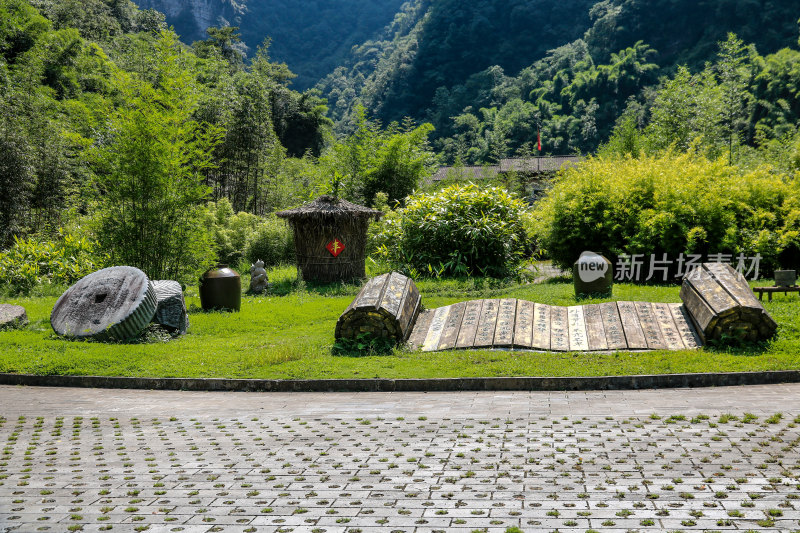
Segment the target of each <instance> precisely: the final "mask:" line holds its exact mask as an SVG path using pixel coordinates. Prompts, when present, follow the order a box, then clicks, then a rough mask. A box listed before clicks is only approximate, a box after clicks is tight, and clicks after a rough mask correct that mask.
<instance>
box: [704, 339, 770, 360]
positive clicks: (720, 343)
mask: <svg viewBox="0 0 800 533" xmlns="http://www.w3.org/2000/svg"><path fill="white" fill-rule="evenodd" d="M703 350H705V351H707V352H710V353H717V354H726V355H733V356H739V357H756V356H759V355H764V354H765V353H766V352H767V351H768V350H769V341H759V342H752V341H742V340H740V339H738V338H736V337H724V338H722V339H719V340H716V339H711V340H709V341H708V342H707V343H706V344H705V346H703Z"/></svg>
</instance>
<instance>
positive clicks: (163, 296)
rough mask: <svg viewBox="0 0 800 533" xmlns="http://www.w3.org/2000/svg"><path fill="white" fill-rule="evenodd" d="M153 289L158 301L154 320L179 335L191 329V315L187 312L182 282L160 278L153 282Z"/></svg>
mask: <svg viewBox="0 0 800 533" xmlns="http://www.w3.org/2000/svg"><path fill="white" fill-rule="evenodd" d="M153 289H154V290H155V291H156V301H157V302H158V304H157V307H156V314H155V316H154V317H153V322H155V323H156V324H159V325H161V326H164V327H166V328H167V329H169V330H170V331H173V332H174V333H177V334H178V335H183V334H184V333H186V330H187V329H189V317H188V316H187V314H186V302H185V301H184V299H183V289H182V288H181V284H180V283H178V282H177V281H169V280H158V281H154V282H153Z"/></svg>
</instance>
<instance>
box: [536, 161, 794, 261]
mask: <svg viewBox="0 0 800 533" xmlns="http://www.w3.org/2000/svg"><path fill="white" fill-rule="evenodd" d="M797 192H798V187H797V185H796V183H794V182H793V180H788V179H786V178H784V177H781V176H780V175H777V174H775V173H772V172H770V170H769V169H766V168H762V169H758V170H754V171H751V172H747V173H743V172H742V171H741V170H740V169H738V168H736V167H732V166H729V165H728V164H726V163H725V162H724V161H722V160H719V161H709V160H707V159H705V158H703V157H699V156H696V155H693V154H691V153H687V154H682V155H676V154H674V153H666V154H662V155H659V156H642V157H640V158H637V159H634V158H630V157H626V158H614V157H608V158H605V157H599V158H595V159H589V160H587V161H585V162H583V163H582V164H581V165H579V166H577V167H574V168H570V169H568V170H566V171H565V172H563V173H562V174H561V175H560V176H559V177H558V178H557V179H556V181H555V184H554V186H553V188H552V189H551V191H550V193H549V194H548V196H547V197H546V198H545V199H544V200H542V201H541V202H540V203H539V204H538V205H539V211H538V213H537V215H538V216H537V217H536V219H535V222H534V226H535V228H534V234H535V236H536V239H537V241H538V244H539V246H540V247H541V249H543V250H544V252H545V253H546V254H547V255H548V256H549V257H550V258H551V259H553V261H554V262H555V263H556V264H557V265H559V266H561V267H565V268H567V267H569V266H571V265H572V263H573V262H574V261H575V260H576V259H577V258H578V257H579V256H580V254H581V252H582V251H584V250H593V251H596V252H599V253H603V254H605V255H607V256H608V257H609V259H612V260H615V259H616V258H617V257H618V256H620V255H621V254H645V256H646V257H648V258H649V256H650V254H656V255H657V256H658V257H659V258H660V257H661V254H663V253H666V254H668V258H670V259H673V260H674V259H677V257H678V256H679V254H681V253H687V254H688V253H694V254H702V255H703V257H706V256H707V254H715V253H730V254H733V255H738V254H740V253H744V254H745V255H746V256H747V257H753V256H755V254H756V253H760V254H761V255H762V256H763V260H762V262H761V270H762V272H765V271H766V272H769V271H770V270H771V269H773V268H774V267H775V266H777V265H778V264H779V263H784V265H783V266H787V267H788V266H797V265H796V261H797V251H798V250H800V248H799V247H798V229H800V203H799V202H800V200H798V195H797ZM787 263H788V264H787Z"/></svg>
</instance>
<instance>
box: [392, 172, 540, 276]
mask: <svg viewBox="0 0 800 533" xmlns="http://www.w3.org/2000/svg"><path fill="white" fill-rule="evenodd" d="M525 211H526V206H525V204H524V203H523V202H522V201H521V200H520V199H518V198H516V197H515V196H513V195H511V194H509V193H508V192H507V191H506V190H505V189H501V188H497V187H489V188H481V187H478V186H477V185H475V184H468V185H452V186H450V187H446V188H444V189H442V190H441V191H438V192H436V193H433V194H415V195H412V196H409V197H408V198H407V200H406V207H405V208H404V209H399V210H398V211H396V212H395V213H394V214H390V215H388V216H387V217H386V218H385V219H384V221H383V223H382V227H383V230H382V231H381V233H380V234H379V235H377V236H376V241H377V243H378V255H379V256H380V257H382V258H385V259H387V260H388V261H389V262H390V263H391V264H392V266H393V267H394V268H397V269H399V270H402V271H405V272H407V273H409V274H411V275H412V276H414V275H416V276H419V275H436V276H445V275H475V274H477V275H486V276H492V277H506V276H508V275H510V274H512V273H513V272H514V271H515V269H516V268H517V267H518V266H519V265H520V264H521V262H522V261H523V259H524V257H525V247H526V234H525V228H524V227H523V223H522V217H523V216H524V214H525Z"/></svg>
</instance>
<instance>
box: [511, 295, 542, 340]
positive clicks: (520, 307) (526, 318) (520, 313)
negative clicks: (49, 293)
mask: <svg viewBox="0 0 800 533" xmlns="http://www.w3.org/2000/svg"><path fill="white" fill-rule="evenodd" d="M548 340H549V337H548ZM532 341H533V302H528V301H526V300H517V317H516V322H515V324H514V347H516V348H525V349H527V348H531V347H532V344H531V342H532Z"/></svg>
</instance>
